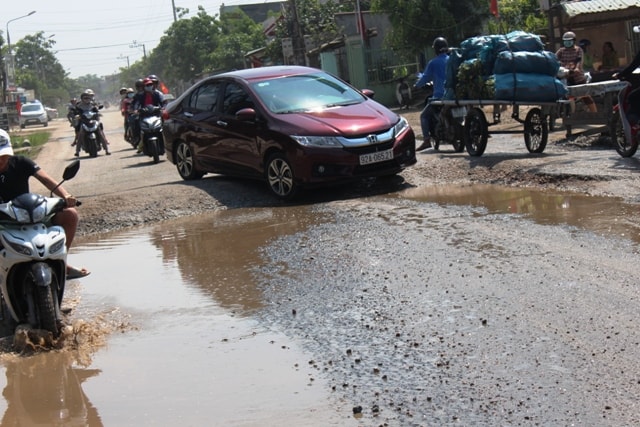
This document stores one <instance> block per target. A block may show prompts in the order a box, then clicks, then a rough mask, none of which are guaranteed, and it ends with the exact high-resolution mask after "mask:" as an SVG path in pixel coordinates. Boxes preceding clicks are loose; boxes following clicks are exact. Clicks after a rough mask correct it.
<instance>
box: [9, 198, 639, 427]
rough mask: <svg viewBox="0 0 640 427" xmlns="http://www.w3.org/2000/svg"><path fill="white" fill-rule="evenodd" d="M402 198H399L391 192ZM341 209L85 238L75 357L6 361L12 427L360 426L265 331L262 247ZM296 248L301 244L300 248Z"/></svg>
mask: <svg viewBox="0 0 640 427" xmlns="http://www.w3.org/2000/svg"><path fill="white" fill-rule="evenodd" d="M383 197H389V196H383ZM391 197H400V198H404V199H410V200H415V201H419V202H420V201H424V202H430V203H438V204H443V205H448V204H456V205H471V206H476V207H478V206H479V207H482V208H483V209H484V211H485V212H487V213H491V214H502V213H505V214H507V213H511V214H520V215H525V216H527V217H529V218H531V219H532V220H534V221H536V222H540V223H544V224H567V225H570V226H575V227H579V228H586V229H589V230H592V231H595V232H598V233H605V234H612V235H615V236H619V237H627V238H631V239H633V240H634V241H636V242H638V241H640V240H639V238H638V228H637V226H635V225H634V224H632V223H631V221H629V220H627V218H631V219H632V218H633V213H634V208H633V207H630V206H627V205H624V204H622V203H619V202H617V201H612V200H610V199H599V198H594V197H582V196H576V195H563V194H557V193H540V192H534V191H527V190H519V189H512V188H502V187H493V186H469V187H459V186H456V187H425V188H417V189H412V190H408V191H405V192H403V193H400V194H397V195H393V196H391ZM331 218H332V217H331V215H329V214H322V213H318V211H317V210H315V209H314V208H313V207H312V206H302V207H288V208H277V209H276V208H263V209H237V210H233V211H223V212H218V213H215V214H210V215H204V216H197V217H191V218H187V219H181V220H175V221H170V222H167V223H164V224H161V225H158V226H154V227H147V228H141V229H137V230H131V231H127V232H119V233H111V234H105V235H101V236H96V237H95V238H91V239H84V241H79V242H78V245H77V246H76V247H75V248H74V250H73V252H72V254H71V257H70V260H71V262H73V263H74V264H75V265H82V266H87V267H89V268H90V269H91V271H92V274H91V275H90V276H89V277H87V278H84V279H82V281H73V282H71V283H70V284H69V289H68V294H67V295H66V297H65V303H66V304H67V305H68V306H71V307H72V308H73V311H72V312H71V315H70V317H71V319H70V320H71V321H72V322H75V323H76V324H80V325H83V327H84V330H82V331H80V332H78V334H77V335H76V336H75V341H74V345H73V346H71V347H70V348H68V349H66V350H65V351H61V352H52V353H47V354H40V355H37V356H31V357H18V356H15V355H10V354H5V355H4V356H3V358H2V360H1V363H2V372H3V373H4V374H5V375H0V388H2V389H3V397H4V399H0V413H2V414H4V415H3V417H2V425H87V426H102V425H106V426H140V425H155V426H178V425H180V426H187V425H214V426H258V425H259V426H281V425H296V426H330V425H335V426H345V425H347V426H348V425H358V420H357V419H355V418H354V417H353V415H352V414H351V412H352V407H351V406H350V402H343V401H339V400H336V398H335V396H333V395H332V393H331V388H330V387H329V386H328V385H327V383H325V380H323V378H322V375H321V374H319V372H318V370H317V369H315V368H314V367H313V366H312V365H313V363H312V359H313V356H312V355H310V354H306V353H305V352H304V350H303V349H302V348H300V347H299V346H298V345H297V344H296V342H294V341H292V339H290V338H288V337H286V336H285V335H284V334H282V333H280V332H279V331H278V330H273V329H270V325H268V324H261V323H259V322H258V321H257V320H256V319H255V318H254V317H252V313H255V311H256V310H259V309H260V308H261V307H262V305H263V303H264V301H263V300H264V297H263V295H262V294H261V292H260V289H258V288H257V286H256V283H255V282H256V281H255V278H254V277H252V271H255V270H256V269H255V267H259V266H260V264H261V262H262V259H261V257H260V248H263V247H264V246H266V245H267V244H268V243H269V242H270V241H271V240H272V239H274V238H276V237H279V236H283V235H289V234H294V233H297V232H300V231H304V230H306V229H308V228H310V227H313V226H315V225H319V224H322V223H323V222H328V221H331ZM292 250H295V248H292Z"/></svg>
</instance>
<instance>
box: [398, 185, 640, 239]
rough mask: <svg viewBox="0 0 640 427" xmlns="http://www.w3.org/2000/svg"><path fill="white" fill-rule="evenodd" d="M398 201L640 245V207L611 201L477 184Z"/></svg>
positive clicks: (425, 190) (426, 190) (422, 191)
mask: <svg viewBox="0 0 640 427" xmlns="http://www.w3.org/2000/svg"><path fill="white" fill-rule="evenodd" d="M397 197H403V198H408V199H411V200H417V201H425V202H430V203H437V204H440V205H458V206H465V205H469V206H473V207H480V208H482V209H483V210H484V211H486V213H488V214H518V215H522V216H523V217H525V218H529V219H531V220H533V221H535V222H536V223H538V224H543V225H568V226H571V227H577V228H579V229H583V230H588V231H592V232H594V233H597V234H601V235H607V236H617V237H621V238H625V239H631V240H633V241H634V242H636V243H640V224H639V223H638V221H637V214H638V212H639V211H640V207H638V206H635V205H630V204H626V203H623V202H622V200H621V199H615V198H611V197H595V196H586V195H580V194H575V193H559V192H552V191H549V192H546V191H539V190H531V189H526V188H515V187H506V186H497V185H487V184H477V185H467V186H461V185H456V186H447V185H443V186H430V187H426V186H425V187H417V188H413V189H410V190H406V191H404V192H402V193H399V194H398V195H397Z"/></svg>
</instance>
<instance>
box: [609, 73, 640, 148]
mask: <svg viewBox="0 0 640 427" xmlns="http://www.w3.org/2000/svg"><path fill="white" fill-rule="evenodd" d="M614 77H615V76H614ZM620 80H625V81H626V83H627V85H626V86H625V87H624V88H623V89H622V90H620V92H618V103H617V104H616V105H614V107H613V114H612V115H611V119H610V121H609V133H610V135H611V140H612V142H613V145H614V147H615V148H616V151H617V152H618V154H620V155H621V156H622V157H631V156H633V155H634V154H635V153H636V151H637V150H638V143H639V142H640V117H638V116H636V117H629V114H628V113H629V108H630V107H631V105H630V102H629V94H630V93H631V92H632V91H633V90H635V89H638V88H640V74H638V73H633V74H632V75H631V76H630V77H629V78H628V79H622V78H620Z"/></svg>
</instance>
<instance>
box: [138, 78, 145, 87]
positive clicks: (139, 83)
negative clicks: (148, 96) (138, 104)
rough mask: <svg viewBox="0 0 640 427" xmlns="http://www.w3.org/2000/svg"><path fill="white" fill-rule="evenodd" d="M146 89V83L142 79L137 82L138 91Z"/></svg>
mask: <svg viewBox="0 0 640 427" xmlns="http://www.w3.org/2000/svg"><path fill="white" fill-rule="evenodd" d="M142 88H144V83H143V80H142V79H138V80H136V89H142Z"/></svg>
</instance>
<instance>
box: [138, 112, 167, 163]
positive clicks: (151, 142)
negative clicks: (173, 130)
mask: <svg viewBox="0 0 640 427" xmlns="http://www.w3.org/2000/svg"><path fill="white" fill-rule="evenodd" d="M139 114H140V134H141V140H140V144H142V152H143V153H144V154H145V155H147V156H149V157H152V158H153V163H158V162H159V161H160V156H161V155H163V154H164V141H163V139H162V117H161V114H162V107H157V106H154V105H147V106H146V107H142V108H141V109H140V112H139Z"/></svg>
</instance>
